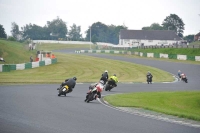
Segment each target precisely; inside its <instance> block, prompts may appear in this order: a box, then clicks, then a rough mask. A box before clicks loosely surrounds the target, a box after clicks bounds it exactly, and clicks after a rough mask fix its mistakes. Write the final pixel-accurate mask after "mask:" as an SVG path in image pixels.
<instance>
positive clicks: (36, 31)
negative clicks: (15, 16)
mask: <svg viewBox="0 0 200 133" xmlns="http://www.w3.org/2000/svg"><path fill="white" fill-rule="evenodd" d="M21 29H22V31H23V38H24V39H28V38H31V39H33V40H45V39H50V32H48V30H47V28H46V27H41V26H38V25H36V24H31V23H30V24H29V25H28V24H26V25H25V26H24V27H22V28H21Z"/></svg>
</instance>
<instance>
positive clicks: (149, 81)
mask: <svg viewBox="0 0 200 133" xmlns="http://www.w3.org/2000/svg"><path fill="white" fill-rule="evenodd" d="M151 82H152V76H151V75H148V76H147V83H148V84H149V83H150V84H151Z"/></svg>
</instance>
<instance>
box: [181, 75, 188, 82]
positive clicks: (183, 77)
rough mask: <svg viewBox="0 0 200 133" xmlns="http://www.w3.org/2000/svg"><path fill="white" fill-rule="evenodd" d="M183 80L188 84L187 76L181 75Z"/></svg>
mask: <svg viewBox="0 0 200 133" xmlns="http://www.w3.org/2000/svg"><path fill="white" fill-rule="evenodd" d="M181 80H182V81H183V82H185V83H188V79H187V76H186V75H185V74H182V75H181Z"/></svg>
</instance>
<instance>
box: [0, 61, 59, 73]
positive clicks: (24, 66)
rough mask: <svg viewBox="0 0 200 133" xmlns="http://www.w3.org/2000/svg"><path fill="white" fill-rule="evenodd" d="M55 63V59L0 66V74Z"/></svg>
mask: <svg viewBox="0 0 200 133" xmlns="http://www.w3.org/2000/svg"><path fill="white" fill-rule="evenodd" d="M55 63H57V58H54V59H47V60H45V61H37V62H28V63H22V64H6V65H5V64H0V72H10V71H11V70H25V69H31V68H35V67H40V66H44V65H50V64H55Z"/></svg>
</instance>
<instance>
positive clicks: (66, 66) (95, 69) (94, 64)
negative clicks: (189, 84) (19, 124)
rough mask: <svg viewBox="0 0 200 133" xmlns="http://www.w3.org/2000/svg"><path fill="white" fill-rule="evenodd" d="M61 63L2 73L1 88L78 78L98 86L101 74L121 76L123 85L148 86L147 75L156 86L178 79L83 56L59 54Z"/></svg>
mask: <svg viewBox="0 0 200 133" xmlns="http://www.w3.org/2000/svg"><path fill="white" fill-rule="evenodd" d="M55 55H56V57H57V59H58V63H56V64H51V65H48V66H42V67H38V68H33V69H26V70H23V71H20V70H14V71H11V72H2V73H0V79H1V80H0V84H3V83H4V84H5V83H60V82H63V80H64V79H66V78H68V77H73V76H76V77H77V78H78V80H77V82H97V81H98V80H99V78H100V77H101V74H102V73H103V72H104V71H105V70H108V72H109V74H110V75H112V74H114V73H115V74H117V77H118V79H119V81H120V82H145V81H146V73H147V71H151V72H152V74H153V76H154V78H153V81H154V82H169V81H173V80H174V78H173V77H172V75H171V74H169V73H168V72H165V71H163V70H160V69H157V68H153V67H150V66H143V65H138V64H134V63H129V62H124V61H116V60H110V59H103V58H97V57H90V56H86V55H80V54H77V55H76V54H62V53H56V54H55Z"/></svg>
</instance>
